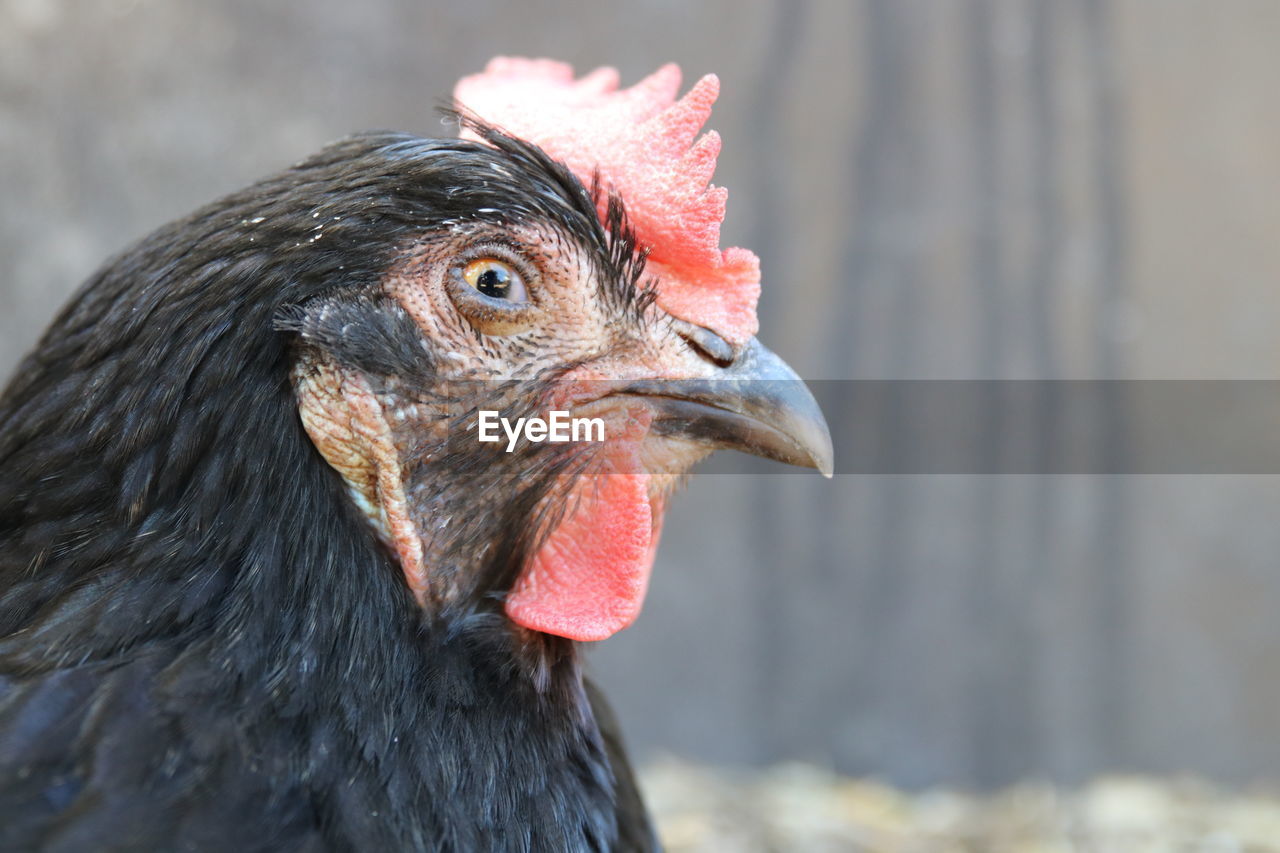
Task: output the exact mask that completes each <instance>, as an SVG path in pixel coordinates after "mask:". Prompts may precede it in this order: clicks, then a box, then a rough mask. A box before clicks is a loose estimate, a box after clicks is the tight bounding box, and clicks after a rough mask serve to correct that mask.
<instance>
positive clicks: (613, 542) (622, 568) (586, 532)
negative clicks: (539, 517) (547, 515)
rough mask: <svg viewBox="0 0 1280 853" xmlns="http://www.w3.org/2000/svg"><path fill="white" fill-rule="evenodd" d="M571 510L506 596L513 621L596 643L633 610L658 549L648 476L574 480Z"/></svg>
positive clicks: (637, 610)
mask: <svg viewBox="0 0 1280 853" xmlns="http://www.w3.org/2000/svg"><path fill="white" fill-rule="evenodd" d="M569 501H570V503H569V506H571V507H573V509H572V511H571V514H570V515H569V516H568V517H567V518H565V519H564V520H563V521H561V522H560V525H559V526H558V527H556V529H555V530H554V531H552V532H551V534H550V536H549V537H548V538H547V541H546V543H545V544H544V545H543V546H542V549H541V550H540V551H539V552H538V553H537V554H536V555H535V556H534V558H533V560H532V561H531V562H530V564H529V565H528V566H527V567H526V568H525V570H524V572H523V573H522V574H521V575H520V578H519V580H518V581H517V582H516V585H515V587H514V588H513V589H512V591H511V594H510V596H508V598H507V604H506V610H507V616H508V617H510V619H511V621H513V622H515V623H516V624H517V625H522V626H524V627H525V628H529V629H531V630H534V631H541V632H543V633H546V634H555V635H556V636H560V637H567V638H569V639H570V640H583V641H587V640H603V639H605V638H607V637H611V636H613V635H614V634H616V633H617V632H619V631H621V630H622V629H623V628H626V627H627V626H628V625H630V624H631V623H632V622H633V621H635V618H636V616H638V615H639V614H640V607H641V605H642V604H644V594H645V591H646V589H648V586H649V572H650V570H651V569H652V568H653V557H654V552H655V551H656V550H657V544H658V531H657V529H656V527H655V524H654V521H655V519H654V513H653V510H652V509H651V507H650V501H649V475H648V474H596V475H589V476H584V477H581V478H580V479H579V480H578V482H577V483H576V484H575V486H574V488H573V494H572V495H571V496H570V497H569Z"/></svg>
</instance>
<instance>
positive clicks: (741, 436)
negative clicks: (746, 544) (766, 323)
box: [616, 338, 835, 477]
mask: <svg viewBox="0 0 1280 853" xmlns="http://www.w3.org/2000/svg"><path fill="white" fill-rule="evenodd" d="M616 393H621V394H628V395H635V396H643V397H645V398H647V399H648V400H649V402H650V405H651V406H652V408H653V409H654V419H653V424H652V428H653V429H654V431H655V432H657V433H659V434H662V435H678V436H681V437H683V438H688V439H691V440H693V441H696V442H700V443H704V444H707V445H710V446H712V447H716V448H726V449H732V450H741V451H744V452H746V453H751V454H754V455H756V456H763V457H765V458H767V459H776V460H777V461H779V462H786V463H788V464H790V465H801V466H804V467H807V468H816V469H818V471H819V472H821V473H822V475H823V476H825V477H830V476H831V474H832V472H833V470H834V460H835V455H834V452H833V451H832V448H831V432H830V431H829V430H828V429H827V422H826V420H825V419H824V418H823V417H822V410H821V409H819V408H818V403H817V401H816V400H814V399H813V395H812V394H811V393H809V389H808V388H807V387H805V384H804V380H802V379H801V378H800V377H799V376H797V375H796V373H795V371H794V370H792V369H791V368H790V367H788V366H787V363H786V362H785V361H783V360H782V359H780V358H778V357H777V356H776V355H774V354H773V353H772V352H770V351H769V350H767V349H765V348H764V347H763V346H761V345H760V343H759V342H758V341H757V340H755V339H754V338H752V340H751V342H750V343H749V344H748V345H747V347H746V348H745V349H744V350H743V351H742V353H741V354H740V355H739V356H738V357H737V358H736V359H735V360H734V361H733V363H732V364H730V365H729V366H728V367H726V368H723V369H722V370H721V371H720V374H719V375H718V376H715V377H714V378H709V379H681V380H655V379H649V380H642V381H638V382H628V383H626V384H625V385H624V386H623V387H622V388H620V389H619V390H618V392H616Z"/></svg>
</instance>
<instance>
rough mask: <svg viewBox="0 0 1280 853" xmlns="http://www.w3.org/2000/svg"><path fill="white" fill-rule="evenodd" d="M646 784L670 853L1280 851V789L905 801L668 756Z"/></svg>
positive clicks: (799, 770)
mask: <svg viewBox="0 0 1280 853" xmlns="http://www.w3.org/2000/svg"><path fill="white" fill-rule="evenodd" d="M642 784H643V785H644V788H645V793H646V796H647V798H648V803H649V807H650V809H651V811H652V812H653V814H654V816H655V818H656V820H657V823H658V828H659V833H660V834H661V836H662V838H663V841H664V843H665V844H666V847H667V850H668V851H669V853H704V851H707V852H708V853H709V852H710V851H715V853H738V851H741V853H757V851H759V853H766V851H767V853H774V851H778V853H783V851H787V853H790V851H803V852H804V853H826V851H831V853H835V851H856V853H864V851H865V853H1263V851H1267V853H1270V851H1280V789H1268V790H1245V791H1235V792H1229V791H1226V790H1224V789H1221V788H1218V787H1215V786H1213V785H1210V784H1208V783H1206V782H1203V781H1199V780H1194V779H1183V778H1175V779H1155V778H1147V777H1131V776H1113V777H1106V778H1102V779H1099V780H1097V781H1095V782H1093V783H1091V784H1088V785H1085V786H1083V787H1080V788H1073V789H1064V788H1057V787H1054V786H1051V785H1047V784H1039V783H1026V784H1022V785H1018V786H1015V787H1012V788H1009V789H1007V790H1004V791H1000V792H996V793H993V794H990V795H986V796H977V795H970V794H962V793H957V792H953V791H927V792H922V793H915V794H908V793H904V792H902V791H899V790H896V789H894V788H891V787H888V786H886V785H882V784H880V783H877V782H874V781H867V780H860V779H851V778H847V777H842V776H838V775H836V774H834V773H830V772H828V771H825V770H822V769H820V768H817V767H813V766H809V765H801V764H790V765H781V766H778V767H775V768H772V769H768V770H761V771H747V770H732V771H730V770H723V769H710V768H706V767H701V766H697V765H693V764H689V763H686V762H683V761H678V760H676V759H673V758H665V759H662V760H659V761H657V762H654V763H653V764H651V765H649V767H648V768H646V770H645V772H644V773H643V780H642Z"/></svg>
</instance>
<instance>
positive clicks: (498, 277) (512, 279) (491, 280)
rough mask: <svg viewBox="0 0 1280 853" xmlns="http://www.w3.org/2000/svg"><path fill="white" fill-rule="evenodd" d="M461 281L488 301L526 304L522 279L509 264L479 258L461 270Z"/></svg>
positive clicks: (525, 293)
mask: <svg viewBox="0 0 1280 853" xmlns="http://www.w3.org/2000/svg"><path fill="white" fill-rule="evenodd" d="M462 278H463V280H464V281H465V282H466V283H467V284H469V285H471V286H472V287H474V288H475V289H476V290H477V291H479V292H480V293H483V294H484V295H485V296H487V297H489V298H490V299H501V300H503V301H504V302H527V301H528V299H529V294H528V292H527V291H526V290H525V286H524V279H523V278H522V277H521V276H520V273H519V272H517V271H516V270H515V268H514V267H512V266H511V265H510V264H508V263H505V262H503V261H499V260H496V259H495V258H480V259H478V260H474V261H472V262H471V263H469V264H467V265H466V266H465V267H463V268H462Z"/></svg>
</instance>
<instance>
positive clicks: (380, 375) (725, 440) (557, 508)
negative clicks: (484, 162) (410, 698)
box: [284, 132, 830, 639]
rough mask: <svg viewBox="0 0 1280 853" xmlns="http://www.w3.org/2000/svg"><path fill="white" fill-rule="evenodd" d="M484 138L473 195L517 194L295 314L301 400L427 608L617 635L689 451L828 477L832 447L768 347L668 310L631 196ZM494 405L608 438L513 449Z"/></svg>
mask: <svg viewBox="0 0 1280 853" xmlns="http://www.w3.org/2000/svg"><path fill="white" fill-rule="evenodd" d="M490 133H491V136H490V137H489V141H490V142H491V143H492V144H494V145H496V146H498V147H500V148H501V149H502V150H501V152H500V153H495V154H494V155H493V157H494V158H495V159H496V160H497V162H494V163H492V164H491V170H490V171H489V172H488V173H486V172H485V171H484V170H483V169H480V170H478V174H476V175H470V176H468V178H467V180H468V181H469V183H468V184H467V185H466V186H461V185H460V187H459V194H461V193H464V192H471V191H472V188H474V187H476V186H479V187H480V188H481V190H480V191H481V192H485V193H489V195H490V197H493V196H498V197H500V196H501V191H500V190H499V189H498V188H497V187H496V186H495V187H493V188H488V189H486V188H485V187H486V185H487V183H488V182H489V181H490V178H489V175H490V174H494V173H496V174H498V175H503V176H505V177H507V178H510V179H511V180H512V181H513V183H512V184H511V189H510V190H509V191H508V192H509V193H510V194H511V195H512V196H513V197H514V198H517V199H520V198H523V201H521V202H519V203H513V204H512V205H511V207H510V208H509V209H507V208H502V207H495V206H494V203H493V202H488V203H483V204H477V205H476V208H475V209H474V210H466V209H463V210H459V211H458V212H457V213H456V214H455V215H452V216H448V217H442V218H441V220H440V221H439V222H438V223H437V224H436V225H435V226H434V227H431V228H428V229H426V230H424V231H422V232H420V233H418V234H416V235H410V236H409V238H408V239H406V240H404V242H403V248H402V250H401V251H400V253H399V256H398V259H397V260H396V261H395V262H394V263H393V264H391V265H390V266H389V267H388V268H387V271H386V272H385V273H384V274H383V275H381V276H380V277H379V279H378V280H377V281H376V282H373V283H370V284H366V285H364V286H363V287H356V288H345V289H342V290H340V291H338V292H336V293H335V294H333V295H332V296H331V297H328V298H322V299H317V300H313V301H312V302H311V303H308V304H306V305H304V306H301V307H300V308H299V309H298V310H297V311H296V312H295V313H294V315H293V316H292V317H291V318H290V319H289V320H288V321H287V323H286V324H285V325H284V328H288V329H290V330H293V331H297V332H300V333H301V334H300V346H299V348H298V357H297V362H296V364H295V368H294V371H293V377H294V385H295V389H296V393H297V398H298V404H299V412H300V415H301V419H302V423H303V425H304V426H305V428H306V430H307V432H308V434H309V435H310V437H311V439H312V441H313V443H314V444H315V446H316V447H317V449H318V450H319V451H320V453H321V454H322V455H323V456H324V458H325V459H326V460H327V461H328V462H329V464H330V465H331V466H332V467H333V468H334V469H335V470H336V471H337V472H338V473H339V474H340V475H341V476H342V478H343V480H344V481H345V483H346V486H347V491H348V493H349V494H350V496H351V498H352V500H353V502H354V504H355V506H356V507H357V508H358V509H359V510H360V511H361V512H362V513H363V514H364V516H365V517H366V518H367V519H368V521H369V522H370V523H371V524H372V526H373V529H374V530H375V531H376V533H377V534H378V536H379V537H380V538H381V539H382V541H383V542H384V543H385V544H386V545H387V546H388V547H389V548H390V549H391V550H392V552H393V553H394V554H395V556H396V557H397V558H398V562H399V564H400V567H401V569H402V571H403V576H404V581H405V583H406V584H407V586H408V588H409V589H410V590H411V591H412V592H413V594H414V596H415V597H416V598H417V600H418V602H419V604H420V605H421V606H422V607H423V608H424V609H425V610H427V611H428V612H442V611H445V610H453V609H466V608H467V607H474V606H476V605H477V603H478V602H480V601H482V600H484V599H498V600H502V599H505V600H506V601H507V605H508V606H507V613H508V616H509V617H511V618H512V619H513V620H515V621H516V622H517V623H518V624H521V625H524V626H525V627H529V628H531V629H532V630H535V631H543V632H547V633H553V634H559V635H560V636H565V637H568V638H570V639H603V638H604V637H605V636H608V635H610V634H611V633H613V632H615V631H617V630H620V629H621V628H623V627H625V626H626V625H628V624H630V621H631V620H632V619H634V618H635V616H636V614H637V613H638V612H639V606H640V603H641V602H642V600H643V597H644V588H645V585H646V584H647V579H648V571H649V567H650V566H651V564H652V560H653V553H654V549H655V548H656V545H657V535H658V530H659V527H660V523H661V516H662V511H663V508H664V506H665V503H666V498H667V496H668V495H669V493H670V492H671V491H672V490H673V489H674V488H675V487H676V486H677V485H678V484H679V483H680V482H681V480H682V478H683V476H684V475H685V473H686V472H687V471H688V469H689V467H690V466H691V465H693V463H694V462H696V461H697V460H698V459H700V458H702V457H703V456H705V455H707V454H708V453H710V452H711V451H713V450H714V449H716V448H717V447H736V448H739V449H743V450H747V451H748V452H752V453H758V454H760V455H765V456H770V457H772V458H776V459H780V460H782V461H787V462H792V463H797V464H805V465H811V466H814V467H819V468H822V469H823V470H824V471H825V470H827V469H828V468H829V464H830V462H829V455H830V438H829V436H828V435H827V434H826V427H825V424H823V423H822V421H821V414H820V413H819V412H818V411H817V408H816V404H814V403H813V399H812V397H811V396H809V394H808V392H807V391H806V390H804V388H803V383H800V382H799V381H798V378H797V377H796V376H795V374H794V373H792V372H791V371H790V369H789V368H787V367H786V366H785V365H784V364H782V362H781V361H779V360H778V359H777V357H776V356H773V355H772V354H771V353H769V352H768V351H767V350H764V349H763V348H762V347H760V346H759V344H758V343H756V341H755V340H754V339H749V340H747V341H745V342H744V343H741V344H738V345H732V344H730V343H729V342H728V341H727V340H725V339H724V338H723V337H722V336H720V335H718V334H717V333H716V331H715V330H714V329H707V328H702V327H699V326H697V325H695V324H693V323H691V322H689V321H688V320H687V319H685V318H683V317H679V316H675V315H673V314H671V313H669V312H668V311H666V310H664V309H663V307H662V298H661V289H660V285H661V281H660V280H654V279H653V278H652V277H647V276H646V273H645V264H644V259H645V253H644V252H643V251H640V250H639V249H638V248H637V246H636V245H635V242H634V239H633V238H632V235H631V233H630V231H629V229H628V228H627V224H626V216H625V212H624V210H623V207H622V204H621V201H620V200H618V199H616V198H609V199H608V204H607V205H606V215H605V216H604V217H603V218H600V217H598V214H597V200H598V198H599V196H598V195H597V194H595V193H594V192H588V191H587V190H586V189H585V188H584V187H583V186H582V185H581V184H580V183H578V182H577V180H576V178H573V177H572V176H571V175H569V174H568V173H567V172H565V171H564V170H563V167H561V166H559V165H557V164H554V163H551V162H549V161H547V160H546V159H545V155H541V153H540V152H537V151H536V149H532V148H530V147H528V146H526V145H524V144H523V143H519V142H518V141H515V140H510V139H508V138H505V137H502V136H500V135H498V134H496V133H493V132H490ZM503 154H506V155H508V156H511V157H512V159H513V161H514V162H512V163H511V164H510V168H508V166H507V165H506V164H505V163H503V162H502V156H503ZM477 165H480V164H479V163H477ZM469 168H470V167H469ZM515 169H524V170H527V171H528V173H529V174H526V175H525V176H524V177H520V176H517V175H514V174H512V170H515ZM477 181H478V182H479V183H478V184H477V183H476V182H477ZM530 186H532V187H533V188H534V189H535V190H537V191H535V192H532V193H531V192H529V187H530ZM433 192H436V193H440V192H441V190H440V189H439V188H434V189H433ZM443 196H444V198H446V199H449V200H450V203H452V199H453V198H455V197H456V196H453V195H451V194H450V193H449V191H448V190H447V189H445V190H444V191H443ZM486 201H487V198H486ZM498 203H501V202H500V201H498ZM725 380H728V381H725ZM779 381H780V384H779ZM770 383H772V384H770ZM779 389H781V390H779ZM482 409H483V410H496V411H500V412H502V413H503V415H504V416H506V417H512V418H514V417H524V416H541V417H545V415H546V413H547V412H549V411H552V410H558V411H569V412H571V413H572V414H573V416H575V417H592V418H600V419H601V420H602V421H603V422H604V424H605V436H606V440H605V441H603V442H579V443H570V444H535V443H525V444H524V446H523V447H522V448H521V449H520V450H518V451H517V452H516V453H514V454H506V453H505V451H504V450H503V449H502V448H501V447H499V446H498V445H495V444H488V443H483V442H480V441H479V440H478V437H477V434H476V429H477V421H478V417H477V412H478V411H479V410H482ZM597 609H599V610H601V612H602V614H603V615H599V618H597V614H595V613H594V611H595V610H597Z"/></svg>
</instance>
